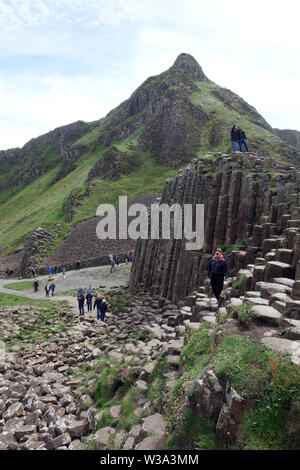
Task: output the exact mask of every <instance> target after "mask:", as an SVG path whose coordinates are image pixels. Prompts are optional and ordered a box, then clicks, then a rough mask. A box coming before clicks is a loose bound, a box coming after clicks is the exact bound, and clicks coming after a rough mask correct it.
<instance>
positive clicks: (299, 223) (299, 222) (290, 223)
mask: <svg viewBox="0 0 300 470" xmlns="http://www.w3.org/2000/svg"><path fill="white" fill-rule="evenodd" d="M287 227H288V228H293V227H294V228H299V227H300V219H291V220H288V221H287Z"/></svg>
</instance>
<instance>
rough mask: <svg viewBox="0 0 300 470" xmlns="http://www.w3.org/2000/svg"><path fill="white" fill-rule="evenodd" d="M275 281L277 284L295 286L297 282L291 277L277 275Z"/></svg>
mask: <svg viewBox="0 0 300 470" xmlns="http://www.w3.org/2000/svg"><path fill="white" fill-rule="evenodd" d="M273 282H275V283H276V284H283V285H285V286H289V287H293V286H294V284H295V280H294V279H290V278H289V277H275V278H273ZM299 284H300V283H299Z"/></svg>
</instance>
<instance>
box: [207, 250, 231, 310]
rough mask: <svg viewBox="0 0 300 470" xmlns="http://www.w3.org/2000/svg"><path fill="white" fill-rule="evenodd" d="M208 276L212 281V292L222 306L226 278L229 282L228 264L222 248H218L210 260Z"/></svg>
mask: <svg viewBox="0 0 300 470" xmlns="http://www.w3.org/2000/svg"><path fill="white" fill-rule="evenodd" d="M207 275H208V277H209V279H210V285H211V288H212V291H213V293H214V295H215V297H216V299H217V301H218V303H219V305H220V295H221V292H222V289H223V285H224V278H226V279H227V280H228V272H227V264H226V261H225V258H224V256H223V254H222V250H221V249H220V248H217V250H216V252H215V254H214V256H213V257H212V258H211V259H210V260H209V264H208V272H207Z"/></svg>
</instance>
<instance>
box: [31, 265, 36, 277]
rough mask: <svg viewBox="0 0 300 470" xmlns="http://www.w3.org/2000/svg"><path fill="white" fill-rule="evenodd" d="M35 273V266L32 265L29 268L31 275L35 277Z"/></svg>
mask: <svg viewBox="0 0 300 470" xmlns="http://www.w3.org/2000/svg"><path fill="white" fill-rule="evenodd" d="M35 273H36V267H35V266H32V268H31V274H32V277H35Z"/></svg>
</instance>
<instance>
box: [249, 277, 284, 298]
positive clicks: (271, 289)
mask: <svg viewBox="0 0 300 470" xmlns="http://www.w3.org/2000/svg"><path fill="white" fill-rule="evenodd" d="M256 288H257V289H258V290H260V293H261V297H263V298H264V299H269V298H270V297H271V295H272V294H277V293H284V294H291V293H292V288H291V287H288V286H285V285H283V284H277V283H275V282H264V281H262V282H257V284H256Z"/></svg>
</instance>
